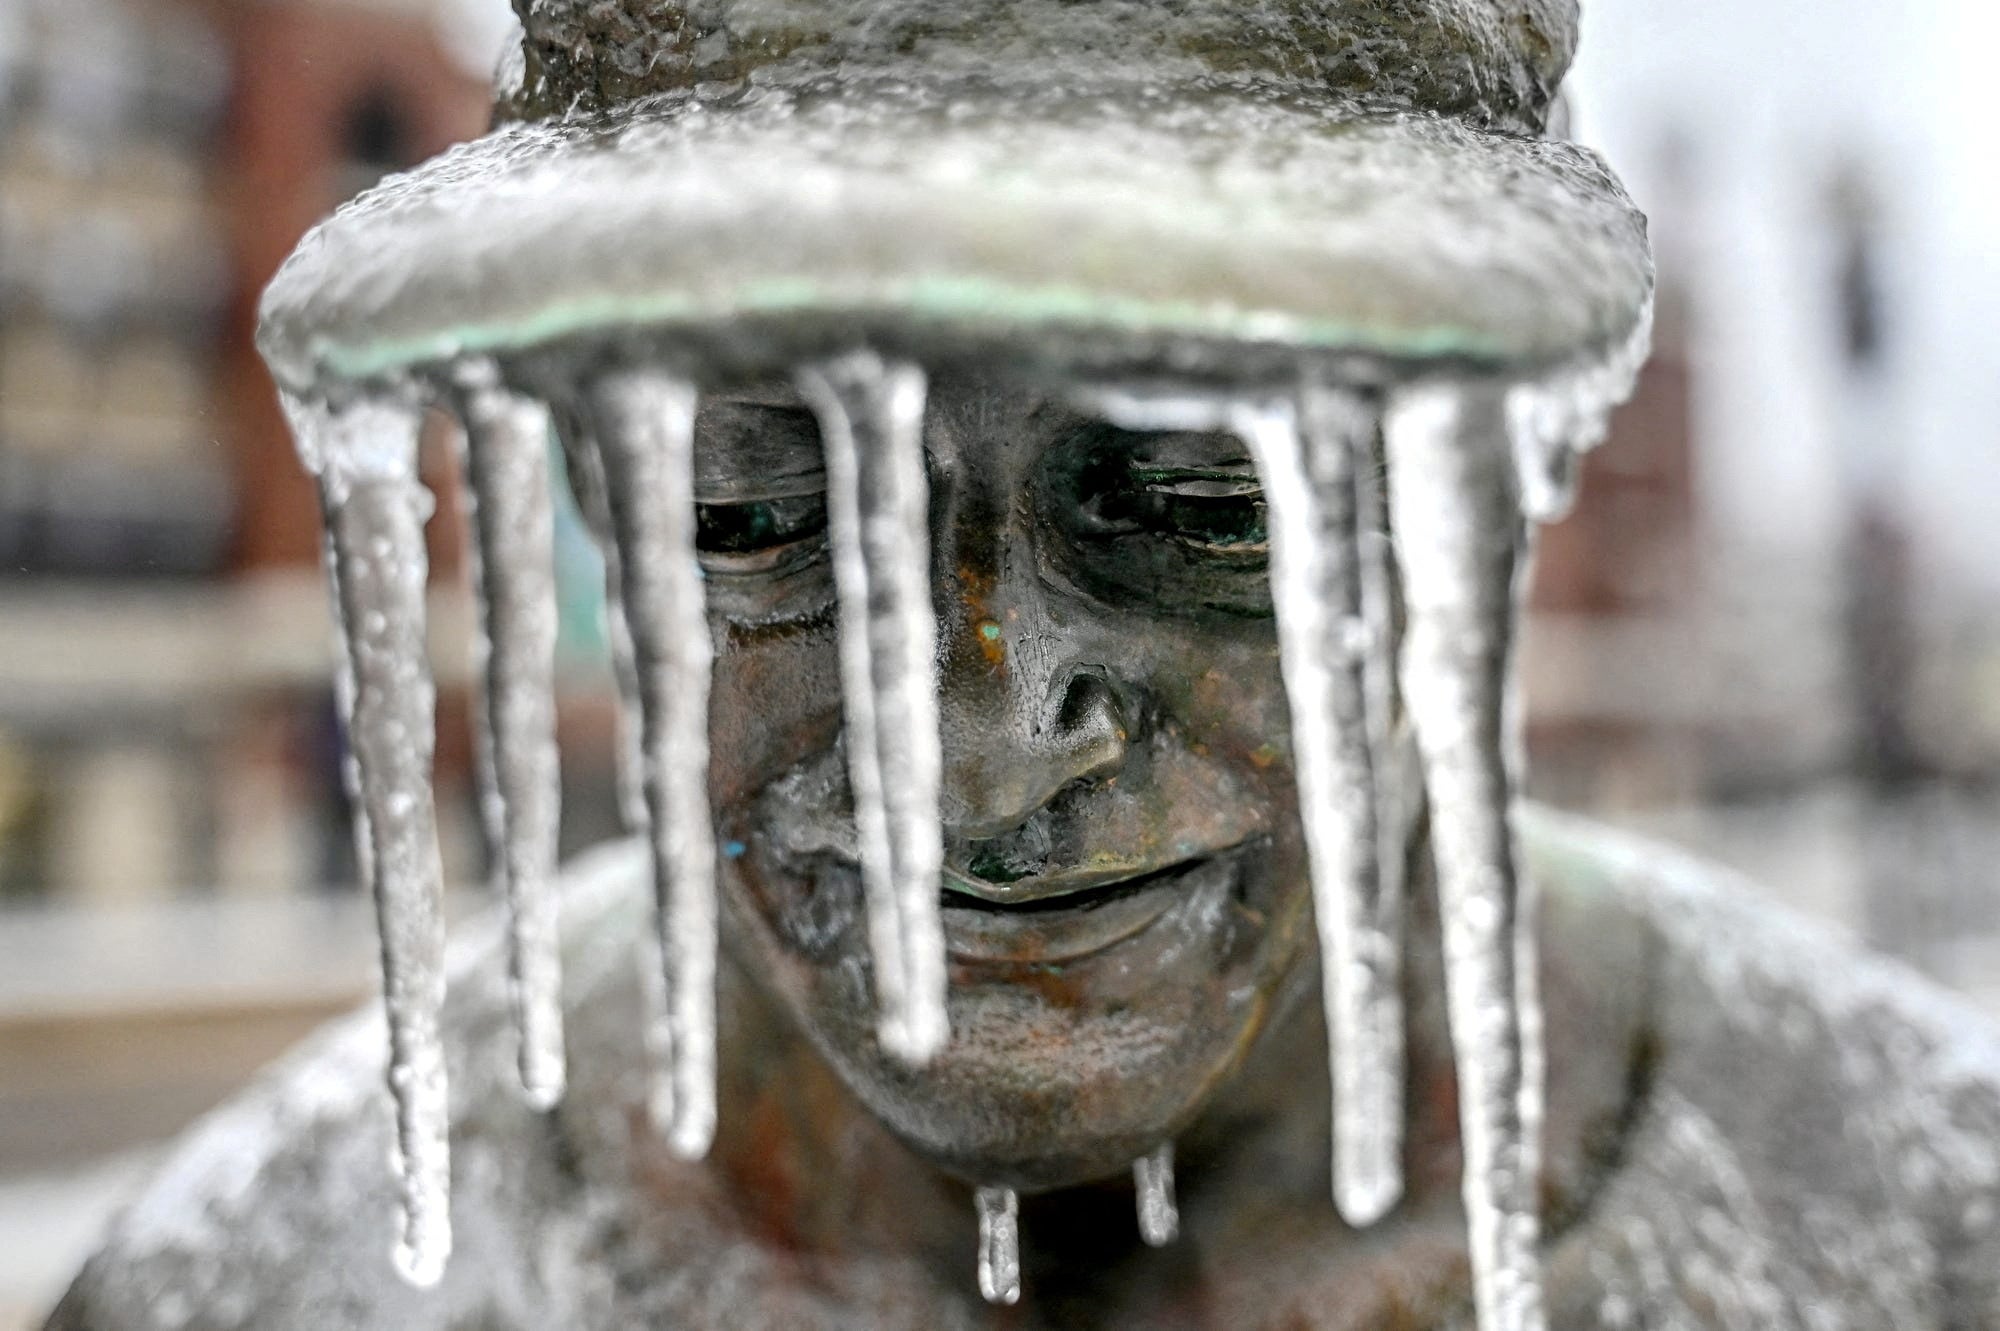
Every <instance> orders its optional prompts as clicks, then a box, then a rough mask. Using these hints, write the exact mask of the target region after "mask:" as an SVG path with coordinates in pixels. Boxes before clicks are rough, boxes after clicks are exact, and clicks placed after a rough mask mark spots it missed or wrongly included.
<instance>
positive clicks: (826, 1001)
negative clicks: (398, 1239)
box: [725, 832, 1310, 1192]
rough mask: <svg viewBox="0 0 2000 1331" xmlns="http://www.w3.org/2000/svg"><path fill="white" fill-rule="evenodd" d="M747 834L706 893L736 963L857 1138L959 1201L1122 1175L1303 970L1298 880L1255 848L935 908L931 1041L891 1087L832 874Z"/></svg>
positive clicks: (1285, 855) (838, 882)
mask: <svg viewBox="0 0 2000 1331" xmlns="http://www.w3.org/2000/svg"><path fill="white" fill-rule="evenodd" d="M748 835H749V837H750V838H751V839H749V840H748V841H746V843H745V844H746V846H747V850H746V853H745V854H743V855H742V856H741V857H739V858H738V859H736V860H735V861H733V862H732V863H731V865H730V866H729V870H728V872H727V874H726V885H725V892H726V894H727V898H728V900H729V915H730V918H731V923H732V928H733V930H734V932H735V933H736V935H737V939H736V941H737V943H738V945H739V947H742V948H744V949H745V959H746V960H747V961H749V963H750V965H751V967H752V968H753V970H754V971H755V973H756V974H757V975H758V976H759V978H760V979H761V981H762V983H763V984H764V986H765V987H766V989H767V990H769V991H770V992H771V993H772V994H773V995H774V996H775V997H776V999H777V1000H778V1003H779V1006H780V1007H781V1008H782V1010H783V1011H784V1012H785V1013H786V1014H787V1015H788V1016H789V1018H790V1019H791V1021H792V1023H793V1024H794V1025H795V1026H796V1027H797V1028H798V1030H799V1031H800V1032H801V1033H802V1034H803V1035H804V1036H805V1037H806V1039H807V1040H809V1041H810V1042H811V1043H812V1045H813V1046H814V1047H815V1048H816V1049H817V1050H818V1051H819V1053H820V1054H821V1056H822V1057H824V1058H825V1059H826V1060H827V1062H828V1063H829V1064H830V1065H831V1066H832V1067H833V1068H834V1070H835V1071H836V1072H837V1073H838V1075H839V1076H840V1078H841V1079H842V1080H843V1081H844V1082H845V1083H846V1084H847V1086H848V1087H849V1089H850V1090H852V1092H853V1093H854V1094H855V1096H856V1097H857V1098H858V1099H859V1100H860V1101H861V1102H862V1104H864V1105H865V1106H866V1107H867V1109H868V1110H869V1111H870V1112H871V1113H872V1114H873V1115H874V1116H875V1117H876V1118H877V1119H879V1120H880V1121H881V1122H882V1123H883V1124H884V1125H885V1126H886V1127H887V1128H888V1129H889V1130H890V1131H891V1132H893V1133H894V1134H895V1135H896V1136H897V1137H899V1138H900V1139H901V1140H902V1141H903V1142H905V1143H906V1144H907V1145H908V1146H909V1147H910V1148H911V1149H913V1150H914V1151H916V1152H917V1153H918V1154H920V1155H922V1156H923V1157H925V1158H926V1159H927V1160H929V1161H930V1162H931V1163H933V1164H934V1165H936V1166H937V1167H938V1168H940V1169H942V1170H944V1171H946V1172H948V1173H950V1174H953V1175H956V1176H958V1177H960V1178H962V1179H964V1180H966V1181H967V1182H970V1183H974V1184H979V1185H1004V1186H1008V1187H1012V1188H1015V1189H1017V1190H1020V1191H1025V1192H1037V1191H1046V1190H1049V1189H1053V1188H1060V1187H1066V1186H1070V1185H1073V1184H1079V1183H1085V1182H1089V1181H1092V1180H1095V1179H1100V1178H1105V1177H1109V1176H1112V1175H1116V1174H1120V1173H1123V1172H1125V1171H1128V1170H1129V1169H1130V1168H1131V1165H1132V1162H1133V1161H1134V1160H1135V1159H1137V1158H1139V1157H1140V1156H1143V1155H1145V1154H1146V1153H1148V1152H1149V1151H1151V1150H1153V1149H1154V1148H1156V1147H1158V1146H1159V1145H1161V1144H1162V1143H1163V1142H1166V1141H1169V1140H1171V1139H1172V1138H1173V1137H1174V1136H1175V1135H1176V1134H1178V1133H1179V1132H1181V1131H1182V1130H1183V1129H1185V1128H1186V1127H1187V1125H1188V1124H1189V1123H1190V1122H1192V1121H1193V1120H1194V1119H1195V1118H1196V1117H1197V1116H1198V1115H1199V1114H1200V1113H1201V1111H1202V1109H1203V1108H1204V1106H1205V1105H1206V1104H1207V1103H1208V1102H1209V1101H1210V1100H1211V1099H1212V1098H1213V1097H1214V1095H1215V1093H1216V1091H1217V1089H1218V1088H1220V1087H1221V1086H1222V1085H1224V1084H1225V1083H1226V1082H1227V1081H1228V1079H1229V1077H1230V1076H1231V1074H1232V1073H1233V1072H1234V1071H1235V1069H1236V1068H1237V1067H1238V1066H1239V1064H1240V1063H1241V1061H1242V1059H1243V1057H1244V1055H1245V1054H1246V1053H1247V1052H1248V1050H1249V1049H1250V1047H1251V1046H1252V1044H1254V1042H1255V1041H1256V1039H1257V1037H1258V1036H1259V1035H1260V1034H1261V1033H1262V1032H1263V1030H1264V1029H1265V1028H1266V1027H1267V1025H1268V1024H1269V1022H1270V1020H1271V1018H1272V1016H1273V1006H1274V1004H1275V1003H1276V1001H1277V996H1278V995H1279V994H1281V993H1283V992H1286V991H1287V988H1288V986H1287V984H1286V981H1287V979H1288V977H1289V976H1290V974H1291V973H1292V972H1293V971H1294V970H1295V969H1297V967H1298V966H1300V965H1301V964H1303V963H1304V960H1305V959H1306V958H1307V957H1308V956H1309V955H1310V951H1309V948H1307V947H1306V946H1305V945H1304V942H1303V934H1304V933H1305V932H1307V931H1308V930H1309V915H1308V911H1307V905H1308V900H1309V889H1308V888H1307V886H1306V880H1305V875H1304V872H1303V869H1302V866H1301V864H1300V861H1299V858H1298V856H1297V854H1296V851H1295V848H1293V847H1287V846H1278V845H1274V844H1273V842H1272V840H1271V839H1270V838H1269V837H1268V836H1261V835H1260V836H1255V837H1251V838H1248V839H1245V840H1242V841H1239V842H1237V843H1235V844H1232V845H1228V846H1223V847H1217V848H1215V849H1213V850H1203V851H1201V852H1200V853H1196V854H1192V855H1189V856H1187V857H1186V858H1183V859H1180V860H1177V861H1175V862H1173V863H1171V864H1169V865H1165V866H1161V867H1158V868H1154V869H1152V870H1151V871H1149V872H1146V873H1141V874H1135V875H1131V876H1127V877H1125V878H1122V879H1119V880H1117V881H1115V882H1111V883H1107V884H1104V885H1102V886H1100V887H1098V888H1096V889H1094V890H1091V891H1088V892H1074V893H1068V894H1064V895H1061V896H1056V897H1050V898H1045V899H1037V900H1031V901H1025V902H1015V903H1006V902H995V901H988V900H981V899H979V898H976V897H971V896H968V895H966V894H964V893H952V892H947V894H946V897H945V908H944V912H943V917H944V925H945V938H946V948H947V953H948V965H949V969H950V979H951V986H950V996H949V999H948V1011H949V1015H950V1021H951V1039H950V1042H949V1043H948V1044H947V1045H946V1046H945V1048H944V1049H943V1050H942V1051H940V1053H939V1054H938V1055H937V1056H936V1057H935V1058H933V1059H932V1061H931V1062H930V1063H929V1064H928V1065H926V1066H924V1067H922V1068H909V1067H905V1066H903V1065H902V1064H901V1063H899V1062H897V1061H896V1060H894V1059H892V1058H890V1057H889V1056H888V1055H886V1054H884V1053H883V1051H882V1050H881V1047H880V1046H879V1044H878V1043H877V1040H876V1034H875V1023H876V1014H875V1005H874V999H873V995H872V991H871V984H870V978H869V977H870V970H871V968H870V964H869V960H868V951H867V943H866V926H865V922H864V913H863V911H862V908H861V887H860V881H859V875H858V873H857V872H856V870H855V868H854V866H853V864H852V862H851V861H850V860H848V859H846V858H844V857H843V856H841V855H839V854H838V853H819V854H814V855H809V856H803V857H801V856H796V855H790V854H785V853H782V852H778V851H776V850H775V849H774V848H773V847H772V846H771V845H770V844H769V843H768V842H767V841H760V840H758V839H756V834H755V833H754V832H750V833H749V834H748Z"/></svg>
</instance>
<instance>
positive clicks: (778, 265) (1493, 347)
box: [261, 85, 1652, 391]
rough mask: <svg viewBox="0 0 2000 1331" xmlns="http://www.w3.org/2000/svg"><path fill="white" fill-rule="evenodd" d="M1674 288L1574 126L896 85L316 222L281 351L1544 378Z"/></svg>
mask: <svg viewBox="0 0 2000 1331" xmlns="http://www.w3.org/2000/svg"><path fill="white" fill-rule="evenodd" d="M1651 289H1652V265H1651V259H1650V255H1649V254H1648V251H1647V245H1646V239H1645V224H1644V220H1643V219H1642V218H1641V217H1640V215H1639V214H1638V213H1637V211H1636V210H1635V209H1634V208H1633V207H1632V205H1631V203H1630V201H1629V200H1628V199H1627V198H1626V197H1625V194H1624V192H1623V191H1622V189H1621V188H1620V187H1619V185H1618V183H1617V181H1616V179H1615V178H1614V177H1613V176H1612V175H1611V173H1610V172H1609V170H1608V169H1607V168H1606V167H1605V166H1604V165H1603V163H1602V162H1601V161H1600V160H1599V159H1598V158H1597V157H1596V155H1595V154H1593V153H1591V152H1590V151H1589V150H1587V149H1584V148H1579V147H1576V146H1574V145H1571V144H1566V143H1557V142H1550V141H1545V140H1540V139H1529V138H1520V137H1514V136H1509V135H1496V134H1487V133H1482V132H1480V131H1477V130H1474V129H1471V128H1468V127H1467V126H1465V125H1463V124H1460V123H1458V122H1456V121H1452V120H1445V119H1440V118H1437V117H1434V116H1429V115H1416V114H1398V115H1366V116H1361V117H1360V118H1356V113H1355V111H1354V109H1353V108H1352V107H1347V106H1343V105H1341V104H1338V103H1331V102H1326V101H1317V102H1315V101H1309V100H1298V99H1287V98H1271V97H1262V96H1259V97H1251V96H1246V95H1240V94H1234V93H1228V92H1222V91H1210V92H1208V93H1205V94H1202V95H1193V94H1189V95H1176V96H1174V97H1171V98H1169V97H1158V96H1148V95H1146V94H1145V91H1144V90H1143V89H1140V90H1138V91H1137V92H1135V93H1134V94H1133V95H1131V96H1111V95H1108V94H1104V95H1101V94H1091V95H1087V96H1086V95H1060V94H1056V93H1052V92H1051V93H1048V94H1047V95H1046V96H1041V97H1025V96H1022V95H1019V94H1018V93H1014V92H1008V91H1005V90H995V89H989V90H986V91H983V92H982V91H980V90H979V89H976V88H962V89H957V90H953V91H949V92H947V91H943V90H938V89H932V90H928V91H926V90H922V89H917V88H913V87H910V86H907V85H882V86H879V87H876V88H874V89H872V90H861V89H855V88H848V89H846V90H844V91H843V92H842V93H841V94H840V95H839V96H827V95H819V94H812V93H806V92H799V91H785V92H781V91H769V90H767V91H764V92H761V93H758V94H756V95H754V96H750V97H748V98H746V99H744V100H742V101H739V102H737V103H736V104H734V105H731V106H729V107H727V108H714V107H709V106H706V105H702V104H696V103H690V104H688V105H684V106H679V107H674V108H666V109H664V110H659V111H656V112H655V113H653V114H651V115H649V116H642V117H639V118H637V119H634V120H632V121H630V122H629V123H623V124H621V125H620V126H619V127H616V128H607V127H604V126H601V125H593V124H581V123H572V124H566V125H548V126H516V127H513V128H510V129H506V130H502V131H499V132H497V133H495V134H493V135H490V136H488V137H487V138H485V139H483V140H480V141H478V142H477V143H474V144H471V145H468V146H466V147H464V148H461V149H459V150H457V151H455V152H453V153H450V154H448V155H446V156H445V157H443V158H440V159H438V160H436V161H434V162H432V163H430V164H429V165H427V166H424V167H421V168H419V169H418V170H416V171H415V172H413V173H411V174H409V175H407V176H402V177H398V178H395V179H392V180H390V181H388V182H386V183H385V184H384V185H382V186H381V187H379V188H378V189H376V190H375V191H373V192H371V193H370V194H368V195H365V196H364V197H363V198H361V199H360V200H358V201H356V202H355V203H353V204H351V205H349V206H348V207H347V208H345V209H343V210H342V211H341V212H340V213H339V214H337V215H336V216H335V217H334V218H333V219H332V220H330V221H329V222H327V223H325V224H324V225H322V226H321V227H320V228H319V229H318V230H316V231H315V232H314V233H313V234H312V235H311V236H310V237H308V239H307V240H306V241H305V243H304V244H303V245H302V246H301V247H300V249H299V251H298V253H297V254H295V255H294V256H293V258H292V259H291V261H290V262H289V263H287V264H286V266H285V268H284V269H283V271H281V272H280V273H279V275H278V277H277V278H276V279H275V280H274V281H273V283H272V285H271V287H270V289H269V291H268V292H267V294H266V297H265V301H264V308H263V329H262V337H261V342H262V346H263V350H264V352H265V355H266V357H267V359H268V360H269V361H270V362H271V364H272V367H273V369H274V370H275V372H276V373H277V375H278V378H279V379H280V381H281V382H282V383H284V384H285V385H287V386H288V387H290V388H292V389H294V390H296V391H312V390H314V389H315V388H317V387H322V386H324V383H325V381H328V380H332V381H341V380H352V379H357V378H366V377H369V376H373V375H380V374H386V373H390V372H393V371H397V370H400V369H403V368H406V367H409V366H412V365H423V364H427V363H432V362H438V361H442V360H445V359H448V358H450V357H452V356H454V355H456V354H459V353H461V352H465V351H495V352H519V351H524V350H532V349H535V348H538V347H547V346H549V345H551V344H554V343H560V342H564V341H567V342H568V343H569V344H570V345H571V346H572V347H576V348H577V349H578V353H579V354H584V353H585V352H586V351H587V350H588V349H589V348H598V349H601V347H602V342H603V339H608V338H613V337H629V336H631V335H633V334H635V333H641V334H643V333H646V332H649V331H650V332H655V333H661V334H665V335H668V337H667V341H666V345H667V346H668V347H669V348H670V349H671V351H672V353H673V355H674V356H675V357H676V358H677V359H680V360H688V359H690V358H692V359H694V360H701V359H704V358H706V359H709V360H714V361H719V362H724V363H728V364H730V365H732V366H733V367H734V368H736V369H738V370H739V371H742V372H754V373H765V374H769V373H773V372H780V371H782V370H783V369H785V368H787V367H789V365H791V364H795V363H798V362H799V361H801V360H804V359H808V358H811V357H815V356H822V355H826V354H830V353H837V352H840V351H845V350H848V349H851V348H852V347H853V346H855V345H856V344H857V343H859V342H861V341H863V340H864V339H865V340H866V341H868V342H869V343H870V344H871V345H873V346H875V347H876V348H877V349H878V350H881V351H883V352H885V353H899V352H903V351H905V350H908V349H912V348H921V349H922V350H923V351H924V353H925V357H926V359H931V360H935V359H936V358H937V357H938V356H941V355H951V354H954V353H956V354H959V355H964V356H976V357H979V358H982V359H984V360H986V361H988V362H989V363H990V362H992V361H994V360H995V359H1008V358H1013V359H1030V360H1042V361H1051V360H1053V361H1056V362H1061V363H1072V362H1075V361H1077V360H1088V361H1090V362H1092V363H1093V364H1097V365H1100V366H1106V367H1112V366H1118V365H1124V366H1128V367H1129V366H1137V365H1157V364H1161V363H1167V364H1172V365H1175V366H1177V367H1183V366H1186V365H1187V364H1189V363H1190V362H1191V361H1193V360H1200V359H1202V358H1203V357H1204V356H1205V357H1207V358H1208V359H1209V360H1212V361H1214V362H1215V363H1216V368H1217V371H1218V373H1234V372H1239V371H1240V370H1241V368H1242V367H1243V366H1244V365H1246V364H1247V363H1249V361H1250V360H1251V359H1253V358H1254V357H1255V355H1256V353H1257V351H1258V350H1259V349H1260V348H1261V349H1270V348H1279V349H1285V350H1287V351H1289V350H1292V349H1305V350H1309V351H1314V352H1323V353H1330V354H1337V353H1341V352H1354V353H1362V354H1367V355H1371V356H1378V357H1388V358H1392V359H1404V360H1416V361H1424V362H1429V361H1434V360H1436V359H1440V358H1446V359H1450V358H1457V359H1461V360H1470V361H1474V362H1483V363H1499V364H1508V365H1521V364H1527V365H1533V364H1539V363H1549V362H1554V361H1558V360H1562V359H1567V358H1570V357H1575V356H1586V355H1591V354H1595V353H1601V352H1602V351H1604V350H1605V349H1607V348H1608V347H1610V346H1612V345H1615V344H1617V343H1619V342H1621V341H1622V340H1624V339H1625V338H1626V337H1628V336H1629V334H1630V333H1631V332H1632V330H1633V328H1634V327H1635V326H1636V325H1637V324H1638V323H1639V322H1640V319H1641V317H1642V311H1643V310H1644V308H1645V306H1646V304H1647V301H1648V299H1649V297H1650V293H1651ZM580 343H582V344H587V346H579V344H580Z"/></svg>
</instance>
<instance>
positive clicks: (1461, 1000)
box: [1387, 385, 1544, 1331]
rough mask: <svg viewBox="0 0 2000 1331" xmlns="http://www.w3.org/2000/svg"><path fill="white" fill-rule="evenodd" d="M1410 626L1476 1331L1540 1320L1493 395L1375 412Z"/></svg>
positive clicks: (1533, 1094)
mask: <svg viewBox="0 0 2000 1331" xmlns="http://www.w3.org/2000/svg"><path fill="white" fill-rule="evenodd" d="M1387 438H1388V447H1389V463H1390V483H1391V501H1392V504H1393V506H1394V523H1393V530H1394V532H1395V542H1396V553H1397V557H1398V560H1399V562H1400V566H1401V570H1402V577H1403V590H1404V599H1405V603H1406V605H1407V609H1408V628H1407V631H1406V634H1405V641H1404V649H1403V691H1404V696H1405V698H1406V699H1407V702H1408V706H1409V710H1410V716H1411V720H1412V723H1413V725H1414V727H1415V730H1416V735H1417V742H1418V746H1419V749H1420V750H1421V752H1422V756H1423V762H1424V769H1425V778H1426V783H1427V786H1428V789H1429V792H1430V820H1431V842H1432V847H1433V853H1434V855H1435V857H1436V862H1437V873H1438V893H1439V898H1440V905H1441V908H1442V913H1443V919H1444V953H1445V986H1446V997H1447V1004H1448V1007H1447V1010H1448V1012H1449V1014H1450V1024H1451V1035H1452V1045H1453V1052H1454V1055H1455V1060H1456V1063H1457V1068H1458V1085H1459V1118H1460V1134H1461V1138H1462V1144H1463V1149H1464V1155H1465V1178H1464V1191H1465V1210H1466V1219H1467V1226H1468V1230H1469V1235H1470V1241H1471V1254H1472V1273H1473V1291H1474V1301H1475V1307H1476V1309H1477V1312H1478V1317H1479V1326H1480V1331H1539V1329H1540V1328H1541V1327H1542V1326H1543V1325H1544V1313H1543V1303H1542V1288H1541V1271H1540V1265H1539V1258H1538V1254H1537V1244H1538V1242H1539V1229H1540V1221H1539V1217H1538V1214H1537V1209H1536V1187H1537V1183H1538V1173H1539V1161H1540V1146H1541V1121H1542V1112H1541V1111H1542V1050H1541V1014H1540V1006H1539V995H1538V993H1537V989H1536V979H1535V955H1534V909H1533V907H1534V902H1533V894H1532V884H1531V883H1530V881H1529V880H1528V879H1527V878H1526V877H1525V876H1524V875H1522V874H1520V873H1519V872H1518V863H1519V861H1518V858H1517V855H1516V850H1515V846H1514V840H1513V834H1512V830H1511V816H1510V815H1511V807H1512V800H1513V798H1514V795H1515V793H1516V790H1517V777H1518V772H1517V763H1518V754H1517V752H1516V751H1515V742H1514V740H1513V739H1512V738H1511V737H1510V736H1509V734H1508V728H1509V715H1510V709H1509V708H1508V706H1507V703H1506V695H1507V690H1508V682H1509V667H1510V658H1511V653H1512V647H1513V641H1512V637H1513V623H1514V605H1513V596H1512V575H1513V574H1514V572H1515V565H1516V558H1517V556H1516V547H1517V541H1518V537H1519V533H1520V531H1521V514H1520V511H1519V508H1518V507H1517V503H1516V500H1515V497H1514V487H1513V477H1512V475H1511V474H1510V472H1511V468H1512V465H1513V463H1512V457H1511V450H1510V448H1509V440H1508V434H1507V421H1506V412H1505V405H1504V401H1503V399H1502V396H1501V395H1500V394H1499V393H1497V392H1494V391H1491V390H1484V389H1476V388H1470V387H1464V386H1456V387H1454V386H1443V385H1421V386H1416V387H1412V388H1409V389H1407V390H1404V391H1402V392H1399V393H1398V394H1397V395H1396V396H1395V399H1394V401H1393V402H1392V404H1391V406H1390V410H1389V413H1388V417H1387Z"/></svg>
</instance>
